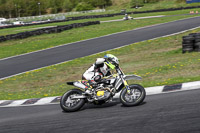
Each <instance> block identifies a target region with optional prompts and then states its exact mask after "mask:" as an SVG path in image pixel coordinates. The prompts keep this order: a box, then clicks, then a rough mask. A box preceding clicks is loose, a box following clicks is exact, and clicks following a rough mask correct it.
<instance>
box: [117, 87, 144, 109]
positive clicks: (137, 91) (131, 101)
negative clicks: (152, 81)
mask: <svg viewBox="0 0 200 133" xmlns="http://www.w3.org/2000/svg"><path fill="white" fill-rule="evenodd" d="M129 87H130V91H131V94H128V93H127V89H123V90H122V92H121V94H120V101H121V103H122V104H123V105H124V106H127V107H130V106H136V105H139V104H140V103H142V102H143V100H144V99H145V97H146V92H145V89H144V87H142V86H141V85H130V86H129Z"/></svg>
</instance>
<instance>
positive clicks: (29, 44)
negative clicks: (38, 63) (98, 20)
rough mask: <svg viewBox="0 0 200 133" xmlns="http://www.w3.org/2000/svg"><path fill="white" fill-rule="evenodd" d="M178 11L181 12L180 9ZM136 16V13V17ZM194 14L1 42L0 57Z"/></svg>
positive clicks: (126, 22) (84, 28)
mask: <svg viewBox="0 0 200 133" xmlns="http://www.w3.org/2000/svg"><path fill="white" fill-rule="evenodd" d="M170 13H171V12H170ZM176 13H180V11H179V12H176ZM151 15H156V13H153V14H151ZM164 15H165V14H164ZM135 16H136V15H134V17H135ZM192 16H193V15H192ZM192 16H190V15H185V16H172V17H164V18H160V19H157V18H151V19H142V20H131V21H121V22H112V23H102V24H100V25H93V26H88V27H83V28H76V29H72V30H68V31H64V32H62V33H57V34H44V35H41V36H33V37H30V38H27V39H22V40H11V41H6V42H2V43H0V58H6V57H10V56H15V55H19V54H24V53H29V52H33V51H37V50H42V49H46V48H50V47H54V46H58V45H62V44H66V43H71V42H76V41H81V40H85V39H90V38H94V37H99V36H103V35H107V34H112V33H116V32H121V31H126V30H132V29H135V28H138V27H143V26H148V25H153V24H158V23H163V22H170V21H174V20H178V19H183V18H188V17H192ZM118 17H119V16H117V17H115V18H114V19H117V18H118ZM106 19H108V18H104V19H103V20H106ZM77 22H79V21H77ZM23 28H24V27H23ZM31 28H32V27H31ZM16 29H18V28H16ZM19 29H20V28H19ZM8 30H13V31H14V30H15V29H8ZM7 32H8V31H7ZM11 32H12V31H11ZM2 33H3V32H2ZM4 33H6V31H4Z"/></svg>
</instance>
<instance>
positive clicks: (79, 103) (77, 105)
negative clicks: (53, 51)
mask: <svg viewBox="0 0 200 133" xmlns="http://www.w3.org/2000/svg"><path fill="white" fill-rule="evenodd" d="M82 93H83V91H81V90H79V89H72V90H70V91H67V92H66V93H65V94H64V95H63V96H62V97H61V99H60V107H61V108H62V109H63V111H65V112H74V111H77V110H79V109H81V108H82V107H83V105H84V104H85V100H84V99H72V97H73V96H75V95H81V94H82Z"/></svg>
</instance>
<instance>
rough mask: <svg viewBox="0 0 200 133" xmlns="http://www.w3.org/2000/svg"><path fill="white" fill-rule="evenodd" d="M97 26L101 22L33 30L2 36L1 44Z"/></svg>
mask: <svg viewBox="0 0 200 133" xmlns="http://www.w3.org/2000/svg"><path fill="white" fill-rule="evenodd" d="M96 24H100V21H89V22H84V23H74V24H69V25H62V26H56V27H50V28H42V29H38V30H33V31H26V32H21V33H17V34H10V35H6V36H0V42H4V41H7V40H14V39H24V38H28V37H31V36H37V35H41V34H51V33H60V32H62V31H65V30H70V29H73V28H79V27H84V26H89V25H96Z"/></svg>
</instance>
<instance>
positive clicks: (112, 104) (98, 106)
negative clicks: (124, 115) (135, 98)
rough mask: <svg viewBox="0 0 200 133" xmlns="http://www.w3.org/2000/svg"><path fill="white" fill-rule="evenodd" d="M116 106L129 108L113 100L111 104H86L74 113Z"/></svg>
mask: <svg viewBox="0 0 200 133" xmlns="http://www.w3.org/2000/svg"><path fill="white" fill-rule="evenodd" d="M118 104H121V107H124V108H131V107H126V106H124V105H122V103H121V102H120V101H119V100H114V101H112V102H109V103H104V104H102V105H94V104H88V103H86V104H85V105H84V106H83V107H82V108H81V109H80V110H78V111H75V112H79V111H84V110H88V109H105V108H109V107H113V106H116V105H118ZM144 104H146V102H142V103H141V104H139V105H137V106H142V105H144ZM137 106H132V107H137ZM63 113H74V112H64V111H63Z"/></svg>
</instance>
